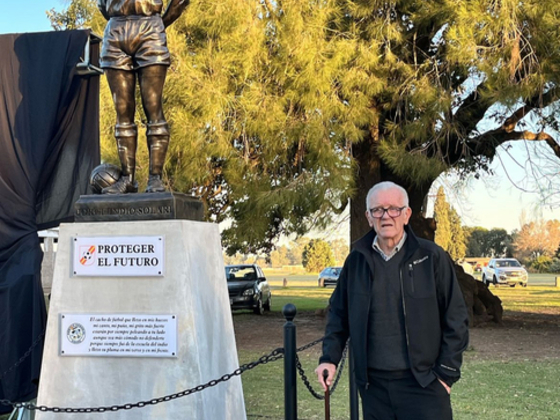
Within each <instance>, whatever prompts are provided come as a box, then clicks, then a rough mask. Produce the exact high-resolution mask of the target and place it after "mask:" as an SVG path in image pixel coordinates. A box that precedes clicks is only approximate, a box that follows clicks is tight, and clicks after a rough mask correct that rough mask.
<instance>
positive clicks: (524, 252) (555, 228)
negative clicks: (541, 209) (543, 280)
mask: <svg viewBox="0 0 560 420" xmlns="http://www.w3.org/2000/svg"><path fill="white" fill-rule="evenodd" d="M559 245H560V221H558V220H547V221H544V220H538V221H534V222H530V223H527V224H525V225H523V226H522V227H521V230H519V232H517V233H516V235H515V238H514V242H513V246H514V248H515V256H516V257H517V258H518V259H519V260H521V261H525V262H530V261H531V260H537V259H538V258H539V257H541V256H544V257H547V258H548V259H551V258H552V257H554V256H555V254H556V252H557V250H558V247H559ZM540 261H545V259H541V260H540ZM541 265H542V264H541Z"/></svg>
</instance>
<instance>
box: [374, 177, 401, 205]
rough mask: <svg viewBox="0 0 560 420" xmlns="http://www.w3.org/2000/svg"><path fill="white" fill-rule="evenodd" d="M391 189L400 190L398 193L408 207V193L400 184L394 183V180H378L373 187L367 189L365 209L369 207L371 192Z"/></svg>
mask: <svg viewBox="0 0 560 420" xmlns="http://www.w3.org/2000/svg"><path fill="white" fill-rule="evenodd" d="M392 189H396V190H398V191H400V193H401V194H402V196H403V197H404V205H405V206H406V207H408V193H407V192H406V190H405V189H404V188H403V187H401V186H400V185H398V184H395V183H394V182H391V181H383V182H378V183H377V184H375V185H374V186H373V187H371V188H370V189H369V191H368V193H367V197H366V209H368V208H369V199H370V198H371V196H372V195H373V194H375V193H378V192H380V191H387V190H392Z"/></svg>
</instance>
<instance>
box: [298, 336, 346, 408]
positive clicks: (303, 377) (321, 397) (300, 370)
mask: <svg viewBox="0 0 560 420" xmlns="http://www.w3.org/2000/svg"><path fill="white" fill-rule="evenodd" d="M322 340H323V339H322V338H321V341H322ZM315 344H316V343H315ZM347 352H348V344H346V347H344V350H343V351H342V359H341V361H340V366H339V367H338V372H337V373H336V378H335V380H334V383H333V386H332V387H331V389H330V395H332V394H333V393H334V391H335V390H336V387H337V385H338V381H339V380H340V377H341V376H342V371H343V370H344V366H345V364H346V355H347ZM296 369H297V370H298V373H299V376H301V380H302V382H303V383H304V385H305V387H306V388H307V390H308V391H309V392H310V394H311V395H313V396H314V397H315V398H316V399H318V400H324V399H325V396H324V395H321V394H319V393H318V392H317V391H315V389H314V388H313V386H311V383H310V382H309V379H308V378H307V376H306V375H305V371H304V370H303V366H302V365H301V362H300V361H299V357H298V356H297V354H296Z"/></svg>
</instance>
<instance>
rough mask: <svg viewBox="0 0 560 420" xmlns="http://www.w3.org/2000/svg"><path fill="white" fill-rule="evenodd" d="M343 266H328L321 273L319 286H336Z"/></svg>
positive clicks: (318, 280)
mask: <svg viewBox="0 0 560 420" xmlns="http://www.w3.org/2000/svg"><path fill="white" fill-rule="evenodd" d="M341 270H342V267H327V268H325V269H324V270H323V271H321V272H320V273H319V278H318V279H317V284H318V286H319V287H327V286H336V283H337V282H338V276H340V271H341Z"/></svg>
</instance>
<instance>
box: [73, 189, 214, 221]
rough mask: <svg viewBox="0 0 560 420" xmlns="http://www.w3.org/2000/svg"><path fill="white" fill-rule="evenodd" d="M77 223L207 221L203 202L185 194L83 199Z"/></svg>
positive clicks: (88, 196) (83, 196)
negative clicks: (172, 220)
mask: <svg viewBox="0 0 560 420" xmlns="http://www.w3.org/2000/svg"><path fill="white" fill-rule="evenodd" d="M74 212H75V214H74V221H75V222H110V221H114V222H117V221H134V220H170V219H185V220H197V221H203V220H204V206H203V204H202V202H201V201H200V200H199V199H197V198H195V197H189V196H188V195H185V194H179V193H170V192H164V193H151V194H147V193H146V194H117V195H82V196H80V199H79V200H78V201H77V202H76V204H75V205H74Z"/></svg>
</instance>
